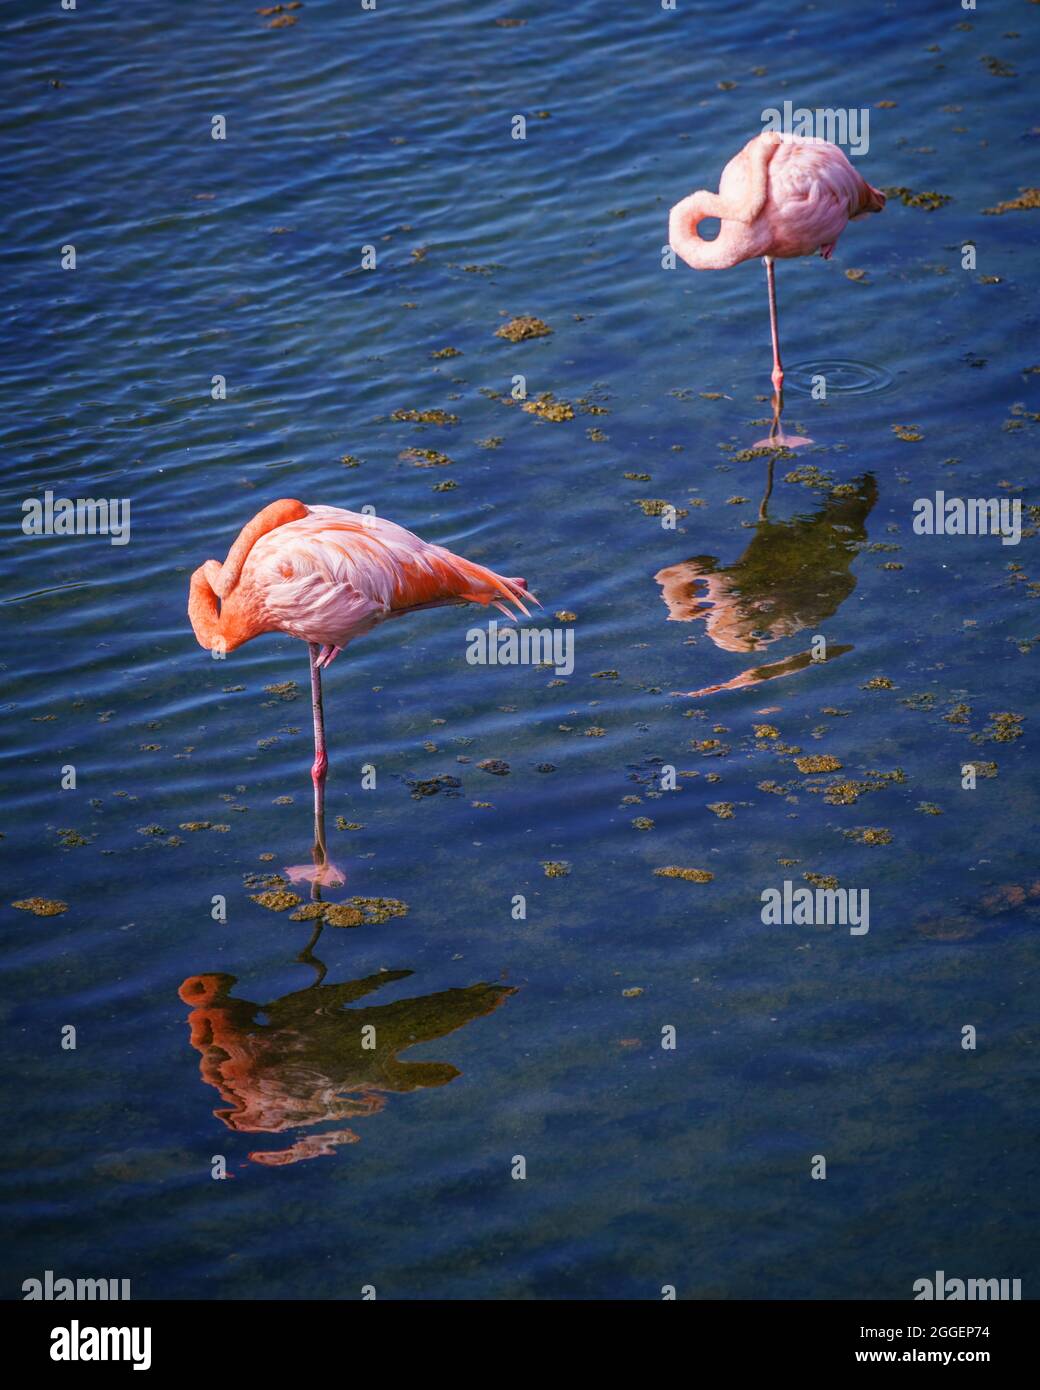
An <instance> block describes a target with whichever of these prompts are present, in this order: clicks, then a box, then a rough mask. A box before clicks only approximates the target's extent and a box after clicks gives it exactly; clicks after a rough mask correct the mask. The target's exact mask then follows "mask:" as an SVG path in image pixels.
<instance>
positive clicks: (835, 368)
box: [784, 357, 892, 396]
mask: <svg viewBox="0 0 1040 1390" xmlns="http://www.w3.org/2000/svg"><path fill="white" fill-rule="evenodd" d="M815 376H822V377H823V378H824V379H825V380H826V383H827V394H828V396H830V395H835V396H870V395H876V394H877V392H879V391H885V390H887V389H888V387H889V386H891V385H892V373H891V372H888V371H886V370H885V368H884V367H875V366H874V365H873V363H871V362H856V361H853V359H852V358H837V357H833V358H831V359H830V360H829V361H823V360H821V361H816V362H795V363H794V364H793V365H792V366H790V367H785V368H784V390H785V391H786V390H788V389H790V390H792V391H797V392H798V393H800V394H802V395H806V396H808V395H809V394H810V393H811V391H812V385H813V377H815Z"/></svg>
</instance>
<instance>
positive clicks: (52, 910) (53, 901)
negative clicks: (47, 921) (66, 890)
mask: <svg viewBox="0 0 1040 1390" xmlns="http://www.w3.org/2000/svg"><path fill="white" fill-rule="evenodd" d="M11 906H12V907H17V908H19V909H20V910H21V911H22V912H31V913H32V914H33V916H34V917H57V916H58V915H59V914H60V913H62V912H68V910H69V905H68V903H63V902H59V901H58V899H57V898H19V899H18V901H17V902H16V903H12V904H11Z"/></svg>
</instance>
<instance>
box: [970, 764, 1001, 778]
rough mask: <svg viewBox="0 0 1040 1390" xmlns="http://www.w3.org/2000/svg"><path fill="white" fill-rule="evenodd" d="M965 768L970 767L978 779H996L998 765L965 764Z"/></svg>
mask: <svg viewBox="0 0 1040 1390" xmlns="http://www.w3.org/2000/svg"><path fill="white" fill-rule="evenodd" d="M965 767H970V768H971V769H972V770H973V771H974V773H975V776H976V777H996V775H997V765H996V763H965Z"/></svg>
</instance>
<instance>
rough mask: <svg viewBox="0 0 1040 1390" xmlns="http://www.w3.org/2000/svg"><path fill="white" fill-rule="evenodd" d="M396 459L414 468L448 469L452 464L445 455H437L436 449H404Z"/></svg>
mask: <svg viewBox="0 0 1040 1390" xmlns="http://www.w3.org/2000/svg"><path fill="white" fill-rule="evenodd" d="M397 457H398V458H399V459H400V460H401V462H402V463H410V464H412V465H413V466H414V467H416V468H449V467H450V466H451V463H452V460H451V459H450V458H449V457H448V455H447V454H441V453H438V451H437V450H436V449H404V450H403V451H402V452H401V453H399V454H398V455H397Z"/></svg>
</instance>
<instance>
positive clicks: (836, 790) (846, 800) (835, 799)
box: [810, 781, 885, 806]
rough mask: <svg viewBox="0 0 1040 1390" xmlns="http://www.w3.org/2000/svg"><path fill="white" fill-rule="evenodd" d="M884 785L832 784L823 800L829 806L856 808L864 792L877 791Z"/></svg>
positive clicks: (814, 789)
mask: <svg viewBox="0 0 1040 1390" xmlns="http://www.w3.org/2000/svg"><path fill="white" fill-rule="evenodd" d="M884 785H885V784H884V782H854V781H848V782H832V783H831V784H830V786H829V787H825V788H824V790H823V799H824V801H826V802H827V804H828V806H855V804H856V802H857V801H858V800H859V798H860V797H861V796H862V795H863V793H864V792H871V791H876V790H877V789H878V788H879V787H883V786H884ZM817 790H819V788H816V787H811V788H810V791H817Z"/></svg>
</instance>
